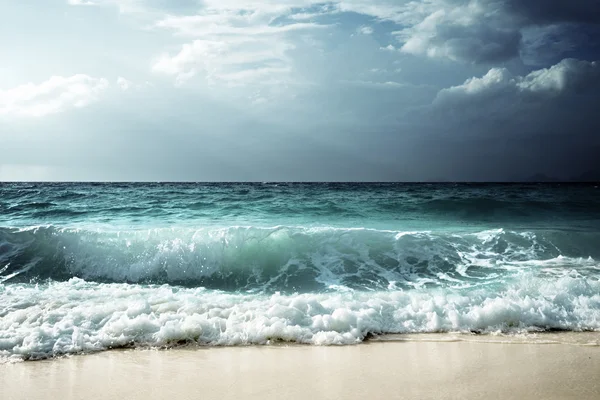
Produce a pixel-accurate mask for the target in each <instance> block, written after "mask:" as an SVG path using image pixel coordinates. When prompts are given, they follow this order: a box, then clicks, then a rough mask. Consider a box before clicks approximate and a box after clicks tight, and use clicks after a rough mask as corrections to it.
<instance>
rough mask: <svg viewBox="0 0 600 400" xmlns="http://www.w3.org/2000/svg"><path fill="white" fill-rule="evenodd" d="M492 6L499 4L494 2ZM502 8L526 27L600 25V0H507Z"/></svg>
mask: <svg viewBox="0 0 600 400" xmlns="http://www.w3.org/2000/svg"><path fill="white" fill-rule="evenodd" d="M490 3H491V4H495V3H497V2H496V1H494V0H492V1H491V2H490ZM501 4H502V7H503V8H504V9H505V10H506V11H507V12H508V13H509V14H511V15H513V16H514V17H516V18H520V19H522V23H523V24H525V25H536V24H539V25H541V24H554V23H559V22H579V23H590V24H598V23H600V1H599V0H505V1H503V2H501Z"/></svg>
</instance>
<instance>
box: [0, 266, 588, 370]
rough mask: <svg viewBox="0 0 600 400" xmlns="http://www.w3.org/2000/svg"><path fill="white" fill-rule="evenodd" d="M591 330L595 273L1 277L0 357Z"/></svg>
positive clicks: (0, 359)
mask: <svg viewBox="0 0 600 400" xmlns="http://www.w3.org/2000/svg"><path fill="white" fill-rule="evenodd" d="M548 330H573V331H600V281H599V280H598V279H597V278H589V277H588V278H586V277H583V276H581V275H580V274H577V273H575V272H564V271H563V273H562V274H561V276H557V277H556V279H551V280H548V279H544V278H539V277H536V276H534V275H533V274H531V273H523V274H521V275H520V279H518V280H516V281H514V282H513V283H512V284H510V285H507V286H506V287H504V288H501V289H500V290H496V289H493V290H491V289H490V288H483V287H482V288H476V289H471V290H469V291H468V292H464V291H462V290H458V289H452V288H435V289H410V290H394V291H376V292H364V291H345V292H334V293H304V294H290V295H283V294H279V293H275V294H272V295H266V294H242V293H227V292H222V291H213V290H207V289H202V288H179V287H173V286H169V285H162V286H144V285H131V284H98V283H90V282H85V281H83V280H80V279H76V278H74V279H71V280H69V281H66V282H53V283H47V284H40V285H31V284H14V285H0V362H1V361H15V360H27V359H29V360H33V359H41V358H48V357H54V356H58V355H61V354H72V353H82V352H95V351H101V350H106V349H111V348H118V347H140V346H151V347H165V346H166V347H170V346H174V345H181V344H194V345H201V346H230V345H249V344H270V343H274V342H279V341H284V342H294V343H302V344H313V345H335V344H338V345H343V344H354V343H359V342H361V341H363V340H365V339H366V338H368V337H369V336H370V335H377V334H386V333H420V332H466V333H471V332H478V333H496V332H506V333H523V332H539V331H548Z"/></svg>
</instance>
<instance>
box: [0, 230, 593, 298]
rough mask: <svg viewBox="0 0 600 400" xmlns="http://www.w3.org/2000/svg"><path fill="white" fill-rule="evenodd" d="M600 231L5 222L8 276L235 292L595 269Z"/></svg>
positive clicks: (490, 279)
mask: <svg viewBox="0 0 600 400" xmlns="http://www.w3.org/2000/svg"><path fill="white" fill-rule="evenodd" d="M598 239H599V235H598V234H595V233H585V232H581V233H578V234H575V233H573V232H545V233H544V232H537V233H536V232H527V231H524V232H517V231H507V230H503V229H496V230H488V231H482V232H462V233H458V232H427V231H421V232H399V231H389V230H375V229H365V228H333V227H292V226H276V227H270V228H259V227H242V226H233V227H223V228H217V227H206V228H202V229H192V228H183V227H179V228H175V227H173V228H160V229H158V228H157V229H146V230H127V231H100V230H91V229H89V230H85V229H74V228H59V227H55V226H41V227H33V228H27V229H17V228H0V282H7V283H19V282H20V283H28V282H43V281H44V280H47V279H50V280H55V281H67V280H69V279H71V278H74V277H75V278H81V279H85V280H88V281H96V282H103V283H119V282H122V283H146V284H164V283H167V284H172V285H180V286H185V287H205V288H209V289H220V290H230V291H264V292H270V293H272V292H275V291H282V292H301V293H302V292H314V291H323V290H330V289H332V288H333V289H336V288H348V289H353V290H381V289H388V288H404V289H408V288H420V287H477V286H481V285H488V284H493V283H494V282H496V281H497V280H498V279H499V278H500V277H502V278H509V277H510V276H511V275H514V274H515V273H518V272H521V271H524V270H528V269H529V270H534V271H536V273H538V274H552V273H553V271H555V270H560V269H565V268H566V269H568V270H570V269H574V270H577V271H583V272H585V271H595V268H596V267H597V263H596V261H595V260H596V259H598V258H599V256H600V254H599V252H600V249H598V248H597V243H598Z"/></svg>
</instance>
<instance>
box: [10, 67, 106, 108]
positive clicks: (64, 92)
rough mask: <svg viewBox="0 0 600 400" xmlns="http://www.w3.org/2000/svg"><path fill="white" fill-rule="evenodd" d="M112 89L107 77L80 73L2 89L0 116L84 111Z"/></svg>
mask: <svg viewBox="0 0 600 400" xmlns="http://www.w3.org/2000/svg"><path fill="white" fill-rule="evenodd" d="M108 86H109V83H108V81H107V80H106V79H104V78H92V77H90V76H88V75H83V74H78V75H73V76H71V77H62V76H53V77H51V78H50V79H48V80H47V81H45V82H42V83H40V84H34V83H27V84H24V85H21V86H17V87H15V88H12V89H8V90H0V115H15V116H31V117H42V116H45V115H48V114H55V113H59V112H63V111H65V110H68V109H70V108H82V107H85V106H87V105H89V104H90V103H92V102H94V101H96V100H97V99H98V97H99V95H100V94H101V93H102V92H104V91H105V90H106V89H107V88H108Z"/></svg>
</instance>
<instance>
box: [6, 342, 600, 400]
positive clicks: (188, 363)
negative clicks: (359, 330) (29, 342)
mask: <svg viewBox="0 0 600 400" xmlns="http://www.w3.org/2000/svg"><path fill="white" fill-rule="evenodd" d="M599 378H600V347H599V346H590V345H580V344H579V345H575V344H539V343H538V344H524V343H518V344H515V343H511V344H509V343H498V342H496V343H490V342H486V343H484V342H477V341H435V340H433V341H432V340H411V341H396V342H393V341H392V342H389V341H371V342H367V343H365V344H361V345H356V346H344V347H319V346H263V347H230V348H204V349H186V348H180V349H172V350H168V351H159V350H127V351H108V352H103V353H99V354H94V355H83V356H73V357H69V358H63V359H55V360H46V361H36V362H21V363H15V364H4V365H0V399H2V400H12V399H30V400H34V399H65V400H66V399H133V400H137V399H139V400H148V399H177V400H183V399H236V400H238V399H298V400H299V399H309V400H317V399H361V400H363V399H458V398H460V399H486V400H490V399H535V398H543V399H599V398H600V379H599Z"/></svg>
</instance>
